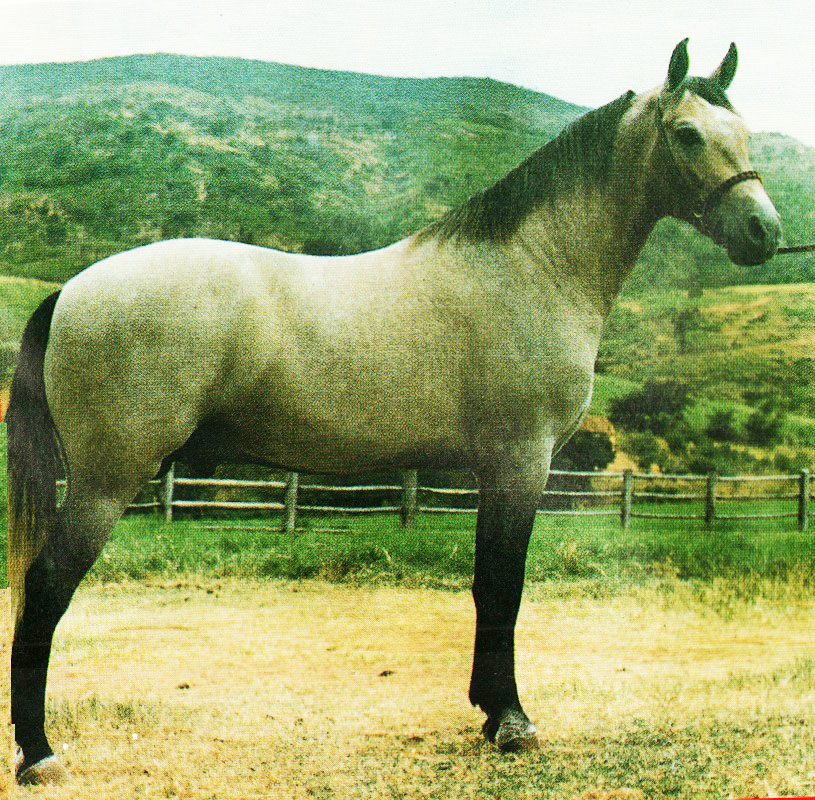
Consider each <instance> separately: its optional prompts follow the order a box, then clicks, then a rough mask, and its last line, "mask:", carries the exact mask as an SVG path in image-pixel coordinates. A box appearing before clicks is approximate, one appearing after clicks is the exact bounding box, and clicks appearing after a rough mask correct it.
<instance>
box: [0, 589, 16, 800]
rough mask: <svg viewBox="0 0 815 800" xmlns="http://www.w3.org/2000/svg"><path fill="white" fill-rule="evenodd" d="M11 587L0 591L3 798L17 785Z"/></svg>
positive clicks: (0, 776)
mask: <svg viewBox="0 0 815 800" xmlns="http://www.w3.org/2000/svg"><path fill="white" fill-rule="evenodd" d="M11 641H12V626H11V590H10V589H3V590H2V591H0V800H5V798H7V797H11V792H12V786H14V750H15V746H14V729H13V727H12V725H11V685H10V684H11Z"/></svg>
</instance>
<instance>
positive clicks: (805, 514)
mask: <svg viewBox="0 0 815 800" xmlns="http://www.w3.org/2000/svg"><path fill="white" fill-rule="evenodd" d="M798 480H799V487H798V529H799V530H802V531H805V530H806V529H807V528H808V527H809V470H808V469H802V470H801V474H800V475H799V477H798Z"/></svg>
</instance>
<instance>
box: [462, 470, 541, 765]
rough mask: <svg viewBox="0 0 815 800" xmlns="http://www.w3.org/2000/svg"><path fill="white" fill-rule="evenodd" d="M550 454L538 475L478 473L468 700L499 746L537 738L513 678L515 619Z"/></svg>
mask: <svg viewBox="0 0 815 800" xmlns="http://www.w3.org/2000/svg"><path fill="white" fill-rule="evenodd" d="M547 472H548V459H547V463H546V465H545V466H542V465H541V466H540V467H539V470H538V473H537V477H538V479H537V480H526V479H525V478H526V476H524V477H521V476H519V475H518V474H515V476H514V477H513V476H505V477H504V478H496V477H495V476H487V477H485V476H483V475H482V476H480V484H481V485H480V498H479V505H478V522H477V526H476V545H475V578H474V580H473V598H474V599H475V608H476V629H475V653H474V656H473V674H472V679H471V682H470V702H471V703H472V704H473V705H478V706H480V707H481V709H482V710H483V711H484V712H485V713H486V714H487V720H486V722H485V723H484V733H485V735H486V736H487V738H488V739H489V740H490V741H493V742H495V744H496V745H497V746H498V747H499V748H500V749H502V750H516V749H519V748H524V747H528V746H530V745H534V744H536V743H537V739H536V731H535V726H534V725H533V724H532V723H531V722H530V721H529V718H528V717H527V716H526V714H525V713H524V710H523V708H522V707H521V702H520V700H519V698H518V688H517V686H516V684H515V621H516V619H517V617H518V608H519V606H520V603H521V592H522V590H523V582H524V568H525V562H526V551H527V547H528V544H529V537H530V535H531V533H532V524H533V522H534V520H535V509H536V507H537V504H538V500H539V497H540V491H541V490H542V488H543V486H544V485H545V480H546V473H547Z"/></svg>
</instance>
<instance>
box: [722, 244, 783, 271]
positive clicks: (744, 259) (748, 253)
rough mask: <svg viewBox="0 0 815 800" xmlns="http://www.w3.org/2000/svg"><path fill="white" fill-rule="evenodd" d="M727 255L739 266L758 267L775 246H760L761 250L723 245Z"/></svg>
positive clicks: (767, 259)
mask: <svg viewBox="0 0 815 800" xmlns="http://www.w3.org/2000/svg"><path fill="white" fill-rule="evenodd" d="M725 249H726V250H727V255H728V257H729V258H730V260H731V261H732V262H733V263H734V264H736V265H737V266H739V267H758V266H760V265H761V264H765V263H766V262H767V261H769V260H770V259H771V258H772V257H773V256H774V255H775V252H776V250H777V249H778V248H777V247H772V248H762V249H761V250H757V249H753V248H742V247H735V246H727V245H725Z"/></svg>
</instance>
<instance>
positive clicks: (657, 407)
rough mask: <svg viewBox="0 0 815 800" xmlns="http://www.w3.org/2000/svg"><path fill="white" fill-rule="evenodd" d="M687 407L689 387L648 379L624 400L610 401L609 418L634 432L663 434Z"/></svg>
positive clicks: (619, 398)
mask: <svg viewBox="0 0 815 800" xmlns="http://www.w3.org/2000/svg"><path fill="white" fill-rule="evenodd" d="M687 404H688V387H687V386H686V385H685V384H684V383H680V382H679V381H672V380H668V381H659V380H648V381H646V382H645V384H643V387H642V388H641V389H638V390H637V391H635V392H632V393H631V394H628V395H625V397H618V398H615V399H614V400H612V401H611V403H610V411H609V419H610V420H611V421H612V422H613V423H614V424H615V425H619V426H622V427H623V428H628V429H629V430H635V431H650V432H651V433H656V434H664V433H666V432H667V431H668V430H669V429H670V428H671V427H672V426H673V425H674V424H675V423H676V422H677V421H678V420H679V419H680V418H681V416H682V412H683V411H684V409H685V406H686V405H687Z"/></svg>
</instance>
